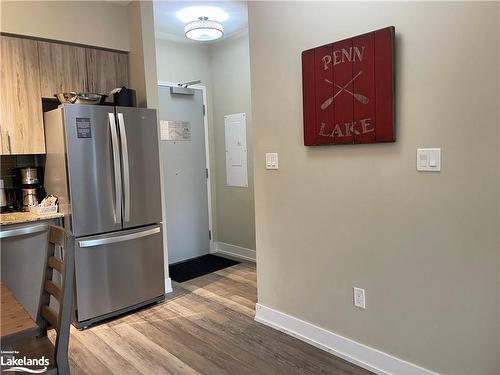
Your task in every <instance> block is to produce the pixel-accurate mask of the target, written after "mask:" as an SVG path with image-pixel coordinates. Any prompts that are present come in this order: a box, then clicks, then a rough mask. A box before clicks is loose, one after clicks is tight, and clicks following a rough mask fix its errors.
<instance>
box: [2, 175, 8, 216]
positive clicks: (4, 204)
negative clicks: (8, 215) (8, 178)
mask: <svg viewBox="0 0 500 375" xmlns="http://www.w3.org/2000/svg"><path fill="white" fill-rule="evenodd" d="M6 211H7V197H6V196H5V188H4V184H3V180H0V212H2V213H3V212H6Z"/></svg>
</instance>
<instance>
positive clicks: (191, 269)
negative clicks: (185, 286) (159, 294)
mask: <svg viewBox="0 0 500 375" xmlns="http://www.w3.org/2000/svg"><path fill="white" fill-rule="evenodd" d="M239 263H241V262H237V261H235V260H232V259H227V258H222V257H217V256H215V255H211V254H209V255H203V256H201V257H198V258H194V259H190V260H186V261H184V262H181V263H177V264H172V265H171V266H168V272H169V276H170V278H171V279H172V280H174V281H177V282H178V283H182V282H184V281H188V280H191V279H194V278H196V277H200V276H203V275H207V274H209V273H211V272H215V271H218V270H222V269H224V268H227V267H231V266H234V265H235V264H239Z"/></svg>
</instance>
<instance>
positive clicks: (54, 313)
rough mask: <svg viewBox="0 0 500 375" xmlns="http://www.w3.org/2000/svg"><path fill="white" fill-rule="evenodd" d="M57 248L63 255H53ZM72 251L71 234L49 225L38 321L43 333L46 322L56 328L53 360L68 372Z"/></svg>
mask: <svg viewBox="0 0 500 375" xmlns="http://www.w3.org/2000/svg"><path fill="white" fill-rule="evenodd" d="M56 250H57V252H59V251H60V252H59V253H60V254H61V256H62V259H60V258H59V257H57V256H56ZM74 252H75V240H74V237H73V236H72V235H71V234H70V233H68V232H67V231H65V230H64V229H63V228H61V227H58V226H54V225H51V226H50V227H49V243H48V248H47V262H46V269H45V277H44V280H43V285H42V294H41V298H40V308H39V314H38V319H37V323H38V325H39V327H40V328H41V332H42V333H43V334H46V332H47V328H48V327H49V326H51V327H53V328H54V329H55V331H56V342H55V353H54V360H55V364H56V367H57V369H58V373H60V374H65V373H68V374H69V361H68V345H69V335H70V328H71V310H72V296H73V281H74V267H75V262H74ZM54 270H56V271H57V272H58V273H59V274H60V276H61V277H60V279H59V280H57V278H56V277H55V276H56V275H55V272H54ZM58 284H60V286H59V285H58ZM50 296H52V297H54V298H55V299H56V300H57V302H58V308H56V309H54V308H53V307H51V306H50ZM53 305H54V304H53Z"/></svg>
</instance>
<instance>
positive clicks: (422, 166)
mask: <svg viewBox="0 0 500 375" xmlns="http://www.w3.org/2000/svg"><path fill="white" fill-rule="evenodd" d="M440 170H441V149H440V148H417V171H424V172H439V171H440Z"/></svg>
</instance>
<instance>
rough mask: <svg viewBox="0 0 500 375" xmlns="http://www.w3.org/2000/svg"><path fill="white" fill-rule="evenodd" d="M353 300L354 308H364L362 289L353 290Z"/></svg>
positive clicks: (363, 292) (355, 288) (363, 291)
mask: <svg viewBox="0 0 500 375" xmlns="http://www.w3.org/2000/svg"><path fill="white" fill-rule="evenodd" d="M353 299H354V306H356V307H359V308H361V309H365V308H366V304H365V290H364V289H362V288H357V287H354V288H353Z"/></svg>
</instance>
